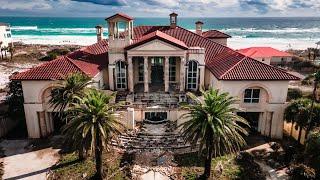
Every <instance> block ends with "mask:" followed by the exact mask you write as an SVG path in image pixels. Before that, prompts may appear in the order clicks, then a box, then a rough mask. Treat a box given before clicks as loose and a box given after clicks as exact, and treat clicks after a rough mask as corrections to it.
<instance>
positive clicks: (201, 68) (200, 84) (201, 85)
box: [198, 65, 205, 89]
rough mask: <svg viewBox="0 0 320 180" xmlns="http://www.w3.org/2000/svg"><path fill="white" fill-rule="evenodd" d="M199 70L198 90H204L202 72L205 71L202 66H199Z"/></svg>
mask: <svg viewBox="0 0 320 180" xmlns="http://www.w3.org/2000/svg"><path fill="white" fill-rule="evenodd" d="M199 69H200V82H199V88H198V89H202V88H204V73H205V72H204V71H205V68H204V65H200V67H199Z"/></svg>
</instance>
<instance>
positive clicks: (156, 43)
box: [131, 39, 183, 51]
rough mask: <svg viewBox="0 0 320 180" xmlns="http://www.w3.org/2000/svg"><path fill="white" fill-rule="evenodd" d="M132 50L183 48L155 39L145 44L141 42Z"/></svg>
mask: <svg viewBox="0 0 320 180" xmlns="http://www.w3.org/2000/svg"><path fill="white" fill-rule="evenodd" d="M131 50H134V51H177V50H178V51H181V50H183V49H181V48H179V47H176V46H174V45H172V44H169V43H167V42H164V41H162V40H159V39H155V40H152V41H149V42H146V43H144V44H141V45H139V46H137V47H135V48H132V49H131Z"/></svg>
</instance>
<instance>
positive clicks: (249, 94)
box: [243, 88, 260, 103]
mask: <svg viewBox="0 0 320 180" xmlns="http://www.w3.org/2000/svg"><path fill="white" fill-rule="evenodd" d="M259 99H260V89H257V88H254V89H253V88H249V89H245V90H244V98H243V102H244V103H259Z"/></svg>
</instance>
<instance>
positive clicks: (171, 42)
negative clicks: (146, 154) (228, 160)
mask: <svg viewBox="0 0 320 180" xmlns="http://www.w3.org/2000/svg"><path fill="white" fill-rule="evenodd" d="M106 21H107V24H108V32H109V38H108V39H103V37H102V33H103V32H102V28H101V26H97V27H96V28H97V39H98V42H97V43H96V44H93V45H90V46H87V47H84V48H82V49H80V50H78V51H76V52H73V53H70V54H69V55H67V56H64V57H60V58H58V59H56V60H53V61H51V62H47V63H44V64H42V65H40V66H38V67H35V68H33V69H30V70H28V71H25V72H21V73H19V74H17V75H15V76H13V77H12V80H20V81H22V87H23V93H24V107H25V114H26V121H27V126H28V133H29V137H31V138H39V137H44V136H46V135H48V134H50V133H52V132H53V131H54V130H57V129H58V128H59V127H60V126H61V124H59V123H60V122H61V121H54V119H56V116H54V114H55V112H53V110H52V108H51V107H50V105H49V104H48V100H49V98H50V97H49V96H50V91H51V89H52V88H54V85H55V83H56V82H57V81H58V80H61V79H62V78H63V76H65V75H67V74H69V73H73V72H82V73H85V74H87V75H89V76H90V77H92V79H93V80H94V81H95V82H97V83H96V85H95V86H96V87H97V88H100V89H104V90H111V91H117V92H118V93H117V98H116V99H117V100H126V106H125V108H122V109H121V110H119V114H123V117H124V118H123V119H122V121H123V123H124V124H125V125H126V126H127V127H128V128H134V126H135V122H137V121H146V122H150V121H156V122H161V121H164V120H171V121H176V120H177V123H178V124H181V123H182V122H183V121H186V119H181V118H180V116H181V114H184V113H185V111H183V110H181V108H180V106H179V105H180V102H186V100H187V98H186V92H188V91H192V92H195V91H199V89H200V88H201V87H203V88H205V89H207V88H209V87H214V88H218V89H220V90H221V91H222V92H229V93H230V94H231V95H232V96H235V97H237V98H238V101H237V102H236V103H235V104H234V106H235V107H237V108H239V109H241V111H240V112H235V113H238V114H239V115H241V116H243V117H245V118H247V119H248V120H249V122H250V124H251V126H252V128H254V129H256V130H257V131H258V132H260V133H261V134H263V135H266V136H270V137H272V138H282V131H283V114H284V108H285V102H286V96H287V90H288V83H289V81H291V80H298V79H299V78H297V77H295V76H293V75H291V74H289V73H287V72H285V71H283V70H281V69H278V68H276V67H273V66H270V65H266V64H264V63H261V62H260V61H257V60H254V59H252V58H250V57H247V56H245V55H243V54H241V53H238V52H236V51H234V50H233V49H231V48H228V47H226V46H224V45H221V44H219V43H216V42H214V41H213V40H212V39H210V38H207V37H204V36H203V35H200V34H198V33H194V32H192V31H189V30H186V29H184V28H182V27H180V26H178V25H177V14H174V13H172V14H170V25H163V26H136V27H134V26H133V18H132V17H129V16H128V15H125V14H120V13H118V14H115V15H113V16H111V17H108V18H106ZM123 27H125V28H124V31H123V32H120V29H123Z"/></svg>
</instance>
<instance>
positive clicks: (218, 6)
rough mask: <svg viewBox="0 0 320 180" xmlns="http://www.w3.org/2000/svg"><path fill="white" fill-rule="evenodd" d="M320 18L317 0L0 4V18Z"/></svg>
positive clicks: (18, 0)
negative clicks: (120, 13) (118, 14)
mask: <svg viewBox="0 0 320 180" xmlns="http://www.w3.org/2000/svg"><path fill="white" fill-rule="evenodd" d="M173 11H174V12H176V13H178V14H179V17H297V16H301V17H302V16H320V0H0V16H43V17H107V16H110V15H112V14H115V13H117V12H123V13H126V14H129V15H131V16H134V17H167V16H168V14H169V13H171V12H173Z"/></svg>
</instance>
